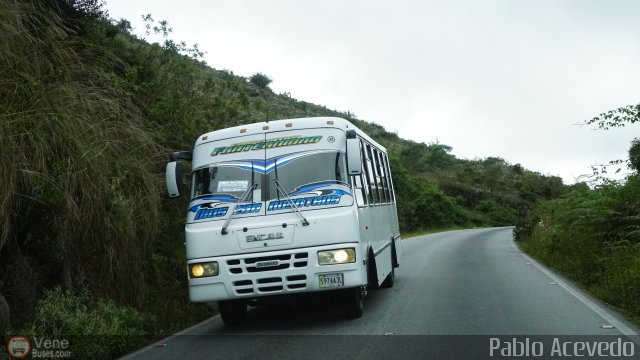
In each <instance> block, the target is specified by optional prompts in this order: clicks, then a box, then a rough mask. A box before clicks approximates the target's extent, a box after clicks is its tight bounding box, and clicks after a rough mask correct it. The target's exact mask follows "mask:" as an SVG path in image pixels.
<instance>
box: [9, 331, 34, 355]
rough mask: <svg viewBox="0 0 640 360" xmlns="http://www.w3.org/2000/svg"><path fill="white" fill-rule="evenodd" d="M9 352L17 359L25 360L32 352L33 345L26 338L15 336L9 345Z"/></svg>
mask: <svg viewBox="0 0 640 360" xmlns="http://www.w3.org/2000/svg"><path fill="white" fill-rule="evenodd" d="M7 352H8V353H9V355H10V356H12V357H14V358H16V359H24V358H25V357H27V356H28V355H29V353H30V352H31V343H30V342H29V339H27V338H26V337H25V336H14V337H12V338H11V339H9V342H8V343H7Z"/></svg>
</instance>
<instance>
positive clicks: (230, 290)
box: [188, 243, 367, 302]
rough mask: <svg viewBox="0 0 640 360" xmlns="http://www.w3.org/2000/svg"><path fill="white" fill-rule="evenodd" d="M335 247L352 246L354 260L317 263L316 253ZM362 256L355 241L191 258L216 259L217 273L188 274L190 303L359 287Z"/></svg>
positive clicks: (363, 270)
mask: <svg viewBox="0 0 640 360" xmlns="http://www.w3.org/2000/svg"><path fill="white" fill-rule="evenodd" d="M337 249H354V251H355V261H354V262H351V263H343V264H331V265H320V264H319V263H318V252H320V251H328V250H337ZM363 259H364V255H363V253H362V251H361V249H360V248H359V244H357V243H341V244H332V245H323V246H317V247H306V248H298V249H288V250H281V251H269V252H260V253H251V254H240V255H230V256H219V257H210V258H202V259H191V260H189V261H188V264H189V265H193V264H196V263H207V262H217V264H218V269H219V274H218V275H217V276H210V277H203V278H192V277H191V274H189V275H190V278H189V297H190V299H191V301H194V302H211V301H219V300H230V299H253V298H258V297H264V296H274V295H287V294H295V293H307V292H316V291H327V290H337V289H341V288H350V287H356V286H361V285H364V284H366V282H367V274H366V265H365V261H363ZM188 268H189V267H188Z"/></svg>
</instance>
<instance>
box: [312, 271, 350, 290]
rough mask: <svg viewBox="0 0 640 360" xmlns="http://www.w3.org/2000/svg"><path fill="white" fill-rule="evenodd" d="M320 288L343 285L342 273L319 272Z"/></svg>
mask: <svg viewBox="0 0 640 360" xmlns="http://www.w3.org/2000/svg"><path fill="white" fill-rule="evenodd" d="M318 277H319V278H320V288H331V287H340V286H344V275H343V274H342V273H337V274H320V275H318Z"/></svg>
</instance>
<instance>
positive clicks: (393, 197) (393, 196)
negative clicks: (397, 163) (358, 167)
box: [384, 154, 396, 203]
mask: <svg viewBox="0 0 640 360" xmlns="http://www.w3.org/2000/svg"><path fill="white" fill-rule="evenodd" d="M384 168H385V170H386V172H387V182H388V184H389V201H391V202H393V203H395V202H396V194H395V192H394V191H393V180H392V179H391V167H390V166H389V159H387V156H386V154H385V156H384Z"/></svg>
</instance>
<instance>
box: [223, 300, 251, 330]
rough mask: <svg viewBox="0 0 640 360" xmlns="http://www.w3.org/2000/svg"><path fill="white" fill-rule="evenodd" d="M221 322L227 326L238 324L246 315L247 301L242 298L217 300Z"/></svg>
mask: <svg viewBox="0 0 640 360" xmlns="http://www.w3.org/2000/svg"><path fill="white" fill-rule="evenodd" d="M218 310H219V311H220V317H221V318H222V322H224V324H225V325H227V326H234V325H239V324H242V323H243V322H244V320H245V319H246V317H247V303H246V302H245V301H242V300H224V301H219V302H218Z"/></svg>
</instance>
